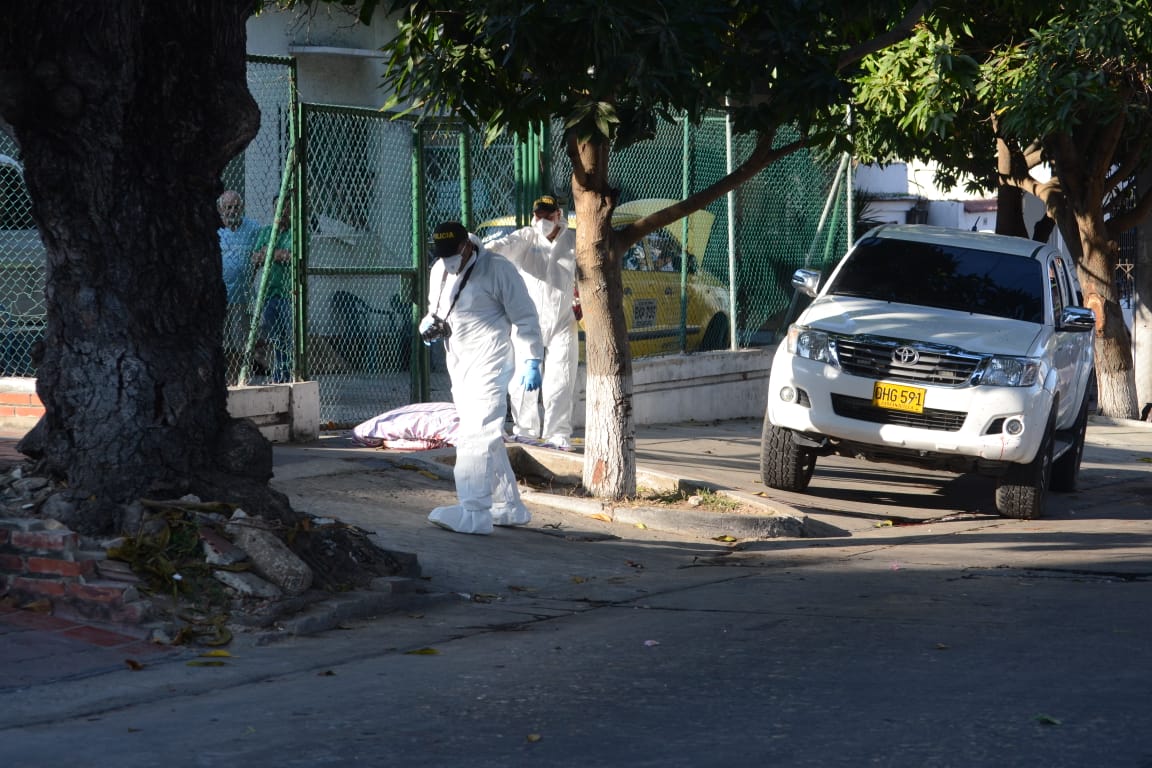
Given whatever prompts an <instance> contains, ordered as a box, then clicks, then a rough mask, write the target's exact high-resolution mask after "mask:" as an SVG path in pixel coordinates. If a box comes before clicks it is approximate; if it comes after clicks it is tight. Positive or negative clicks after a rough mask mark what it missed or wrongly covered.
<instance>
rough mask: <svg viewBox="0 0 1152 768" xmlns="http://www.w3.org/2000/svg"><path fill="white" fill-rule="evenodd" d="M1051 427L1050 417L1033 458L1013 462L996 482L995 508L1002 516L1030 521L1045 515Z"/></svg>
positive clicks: (1050, 452)
mask: <svg viewBox="0 0 1152 768" xmlns="http://www.w3.org/2000/svg"><path fill="white" fill-rule="evenodd" d="M1053 410H1055V406H1053ZM1052 430H1053V423H1052V418H1051V417H1049V419H1048V426H1047V428H1046V429H1045V430H1044V439H1043V440H1042V441H1041V443H1040V448H1039V450H1037V451H1036V458H1034V459H1032V461H1031V462H1029V463H1027V464H1014V465H1013V466H1012V467H1011V468H1009V470H1008V472H1007V473H1006V474H1005V475H1004V476H1003V477H1002V478H1000V481H999V482H998V483H997V484H996V511H997V512H999V513H1000V514H1001V515H1003V516H1004V517H1014V518H1016V519H1018V520H1033V519H1035V518H1037V517H1040V516H1042V515H1043V514H1044V497H1045V496H1046V495H1047V492H1048V484H1049V482H1050V481H1051V479H1052Z"/></svg>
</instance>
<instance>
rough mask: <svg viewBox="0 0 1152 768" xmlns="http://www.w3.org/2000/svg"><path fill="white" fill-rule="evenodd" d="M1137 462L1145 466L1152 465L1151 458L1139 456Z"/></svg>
mask: <svg viewBox="0 0 1152 768" xmlns="http://www.w3.org/2000/svg"><path fill="white" fill-rule="evenodd" d="M1137 461H1142V462H1144V463H1145V464H1152V456H1141V457H1140V458H1139V459H1137Z"/></svg>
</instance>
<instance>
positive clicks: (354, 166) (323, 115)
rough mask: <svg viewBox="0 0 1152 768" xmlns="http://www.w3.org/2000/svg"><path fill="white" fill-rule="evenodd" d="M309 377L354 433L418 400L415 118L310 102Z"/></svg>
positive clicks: (333, 418)
mask: <svg viewBox="0 0 1152 768" xmlns="http://www.w3.org/2000/svg"><path fill="white" fill-rule="evenodd" d="M303 117H304V137H305V147H306V152H305V157H306V159H305V167H306V169H307V170H306V174H305V179H306V183H305V192H306V194H305V207H304V211H305V223H306V229H307V238H306V243H307V250H306V256H305V261H304V263H305V271H306V274H307V284H306V285H307V303H306V315H307V321H306V327H307V331H308V333H307V338H306V340H305V342H306V343H305V349H306V351H307V358H306V363H307V365H306V370H307V373H308V375H309V376H310V377H311V378H313V379H316V380H317V381H319V382H320V407H321V418H322V420H323V421H325V422H327V423H330V424H332V425H334V426H336V425H338V426H347V425H351V424H355V423H357V422H359V421H362V420H364V419H366V418H368V417H370V416H374V415H376V414H378V413H382V412H384V411H387V410H391V409H393V408H396V407H399V406H401V405H405V404H408V403H411V402H414V401H416V400H418V399H419V395H420V390H421V386H422V383H423V381H424V379H422V378H421V377H422V375H424V374H425V373H426V371H425V369H424V368H423V367H422V366H420V365H413V364H412V363H413V361H414V360H415V361H417V362H418V361H419V357H418V348H417V346H416V345H417V343H418V342H417V337H416V334H415V332H414V330H413V329H414V328H415V321H416V315H415V313H416V311H417V309H416V303H415V298H416V293H417V291H418V289H419V284H420V282H421V281H420V278H421V271H420V269H419V260H418V259H419V252H420V250H421V246H419V244H418V242H417V239H416V238H415V237H414V235H413V232H414V229H415V228H414V210H416V209H417V206H415V203H414V200H415V194H416V192H415V190H416V187H415V186H414V183H413V179H414V178H415V176H416V174H415V173H414V172H413V170H412V164H413V152H414V147H415V142H416V135H415V133H414V132H413V130H412V125H411V123H410V122H409V121H403V120H402V121H391V120H389V118H388V116H387V115H383V114H381V113H380V112H378V111H375V110H369V109H354V108H342V107H329V106H319V105H312V104H305V105H304V110H303Z"/></svg>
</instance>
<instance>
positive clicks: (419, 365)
mask: <svg viewBox="0 0 1152 768" xmlns="http://www.w3.org/2000/svg"><path fill="white" fill-rule="evenodd" d="M424 191H425V190H424V130H423V129H422V128H421V127H420V126H419V125H418V124H416V125H413V126H412V266H413V268H414V271H415V279H414V280H413V281H412V289H413V291H414V292H415V295H414V296H412V297H411V298H412V327H413V328H415V327H416V326H417V325H419V324H420V318H422V317H423V316H424V304H425V302H426V301H427V297H428V264H427V263H426V258H425V255H426V253H425V249H426V245H425V243H427V242H428V231H427V223H426V222H425V220H424V216H425V210H424ZM410 343H411V344H412V357H411V360H412V365H410V366H408V369H409V371H408V372H409V374H410V377H411V378H410V383H411V391H412V395H413V397H414V400H415V402H419V403H426V402H428V400H429V398H431V397H432V387H431V383H430V381H431V378H432V366H431V360H430V358H429V354H428V347H426V346H424V345H423V344H421V343H420V341H419V337H417V335H416V334H415V333H413V334H412V338H411V339H410Z"/></svg>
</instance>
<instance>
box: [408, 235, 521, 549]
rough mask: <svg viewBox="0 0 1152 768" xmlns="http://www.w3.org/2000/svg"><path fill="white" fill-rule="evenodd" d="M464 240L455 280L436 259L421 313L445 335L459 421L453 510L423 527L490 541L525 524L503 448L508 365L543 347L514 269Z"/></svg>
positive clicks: (443, 511) (446, 509)
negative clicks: (503, 529) (497, 528)
mask: <svg viewBox="0 0 1152 768" xmlns="http://www.w3.org/2000/svg"><path fill="white" fill-rule="evenodd" d="M469 239H470V240H471V241H472V244H473V246H474V247H475V249H476V250H475V252H474V254H473V258H472V260H471V261H470V263H469V264H468V265H465V267H464V269H462V270H461V272H460V274H458V275H452V274H449V275H447V276H445V270H444V264H443V261H441V260H440V259H437V260H436V262H435V263H434V264H433V265H432V271H431V274H430V276H429V284H428V313H429V314H436V315H437V316H439V317H441V318H444V319H446V320H447V321H448V325H449V326H450V327H451V329H452V335H451V336H450V337H449V338H447V339H444V340H443V341H442V342H441V343H443V344H444V348H445V349H444V351H445V358H446V360H447V364H448V375H449V376H450V377H451V379H452V400H453V402H454V403H455V404H456V412H457V414H458V415H459V417H460V425H459V430H458V433H457V442H456V467H455V470H454V475H455V479H456V495H457V496H458V498H459V502H460V503H459V504H458V505H455V506H453V507H439V508H437V509H436V510H434V511H433V513H432V515H431V516H430V518H429V519H431V520H432V521H433V522H436V523H438V524H444V525H446V526H447V527H450V528H451V529H452V530H455V531H459V532H461V533H490V532H491V531H492V525H493V523H495V524H496V525H522V524H524V523H526V522H528V520H529V519H530V515H529V513H528V508H527V507H525V506H524V502H523V501H521V499H520V491H519V489H518V488H517V487H516V475H515V474H514V473H513V472H512V465H511V464H510V463H509V461H508V452H507V450H506V448H505V447H504V417H505V414H506V413H507V404H506V401H505V397H506V393H507V391H508V383H509V381H511V379H512V376H513V374H514V373H515V372H516V371H517V369H516V368H515V360H516V359H523V360H530V359H536V360H539V359H540V358H541V357H542V356H543V354H544V346H543V344H541V342H540V330H539V323H538V321H537V318H536V308H535V307H534V306H533V305H532V301H531V299H529V298H528V292H527V290H526V289H525V287H524V281H523V279H521V277H520V275H519V274H518V273H517V271H516V268H515V267H514V266H512V264H510V263H509V262H508V261H506V260H505V259H503V258H501V257H500V256H498V255H496V254H493V253H489V252H488V251H486V250H484V249H483V248H482V247H481V246H480V241H479V240H478V239H477V238H476V237H475V235H469ZM469 272H471V275H470V276H469V277H468V278H467V280H465V279H464V278H465V275H466V274H468V273H469ZM461 282H463V283H464V285H463V289H462V290H457V286H459V285H460V284H461ZM441 285H443V289H441ZM453 298H455V299H456V304H455V306H452V300H453ZM449 307H452V309H451V311H449ZM514 350H515V352H514Z"/></svg>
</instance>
